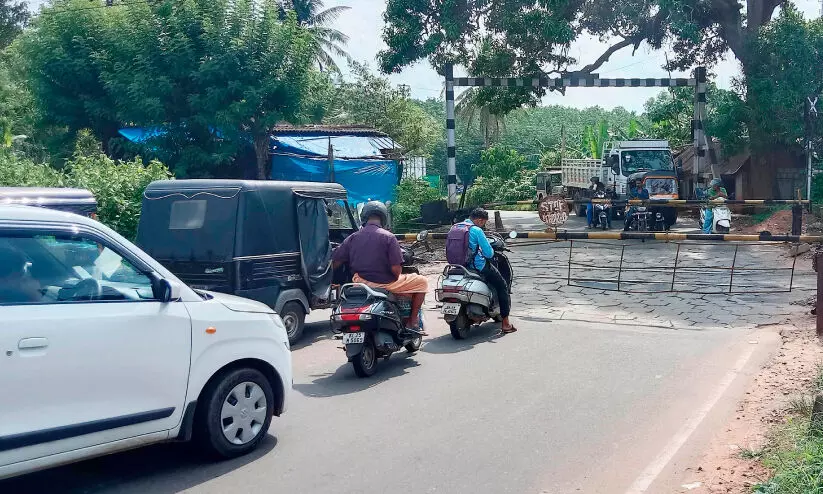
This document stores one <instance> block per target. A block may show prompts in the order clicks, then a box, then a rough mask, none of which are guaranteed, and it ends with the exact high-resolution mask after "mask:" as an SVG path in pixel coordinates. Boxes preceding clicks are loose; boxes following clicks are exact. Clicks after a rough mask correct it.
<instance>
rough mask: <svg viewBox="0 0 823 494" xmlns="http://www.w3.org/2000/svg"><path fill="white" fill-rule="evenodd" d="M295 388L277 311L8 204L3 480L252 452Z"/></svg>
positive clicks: (2, 335) (2, 266) (77, 222)
mask: <svg viewBox="0 0 823 494" xmlns="http://www.w3.org/2000/svg"><path fill="white" fill-rule="evenodd" d="M291 388H292V369H291V353H290V350H289V340H288V337H287V336H286V330H285V328H284V326H283V322H282V321H281V320H280V318H279V317H278V316H277V315H276V314H274V312H273V311H272V310H271V309H270V308H268V307H267V306H265V305H263V304H260V303H257V302H253V301H250V300H246V299H242V298H238V297H233V296H230V295H223V294H216V293H207V292H196V291H194V290H192V289H191V288H189V287H187V286H186V285H185V284H183V283H181V282H180V281H179V280H178V279H177V278H176V277H175V276H174V275H173V274H171V273H170V272H169V271H168V270H166V269H165V268H163V266H161V265H160V264H159V263H158V262H156V261H155V260H154V259H152V258H151V257H149V256H148V255H147V254H145V253H144V252H142V251H141V250H140V249H138V248H137V247H136V246H134V245H133V244H132V243H131V242H129V241H127V240H126V239H124V238H123V237H121V236H120V235H118V234H117V233H115V232H114V231H113V230H111V229H109V228H107V227H106V226H104V225H102V224H101V223H98V222H97V221H94V220H92V219H89V218H84V217H81V216H77V215H74V214H69V213H63V212H59V211H52V210H47V209H42V208H36V207H26V206H0V479H2V478H6V477H11V476H14V475H19V474H23V473H26V472H31V471H34V470H39V469H43V468H49V467H53V466H56V465H61V464H64V463H69V462H73V461H77V460H82V459H86V458H90V457H93V456H99V455H104V454H109V453H113V452H116V451H120V450H125V449H130V448H135V447H138V446H143V445H147V444H150V443H156V442H161V441H180V440H182V441H186V440H189V439H194V440H196V441H198V442H199V444H200V445H201V446H202V449H203V450H204V451H205V452H208V453H211V454H213V455H215V456H217V457H225V458H228V457H234V456H238V455H242V454H244V453H247V452H249V451H251V450H252V449H254V448H255V447H256V446H257V445H258V444H259V443H260V442H261V441H262V439H263V438H264V436H265V435H266V431H267V430H268V428H269V424H270V423H271V420H272V416H273V415H277V416H279V415H280V414H281V413H283V412H284V411H285V410H286V405H287V402H288V398H289V393H290V392H291Z"/></svg>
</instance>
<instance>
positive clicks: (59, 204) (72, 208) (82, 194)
mask: <svg viewBox="0 0 823 494" xmlns="http://www.w3.org/2000/svg"><path fill="white" fill-rule="evenodd" d="M0 204H19V205H22V206H36V207H41V208H48V209H57V210H59V211H66V212H69V213H75V214H79V215H81V216H88V217H89V218H94V219H97V199H95V198H94V194H92V193H91V192H89V191H88V190H86V189H71V188H62V187H53V188H52V187H0Z"/></svg>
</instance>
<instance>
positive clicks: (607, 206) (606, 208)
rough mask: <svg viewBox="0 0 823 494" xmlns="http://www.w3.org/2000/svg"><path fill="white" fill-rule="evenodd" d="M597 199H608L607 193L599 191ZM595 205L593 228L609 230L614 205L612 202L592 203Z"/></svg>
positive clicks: (596, 195)
mask: <svg viewBox="0 0 823 494" xmlns="http://www.w3.org/2000/svg"><path fill="white" fill-rule="evenodd" d="M594 198H595V199H606V193H605V192H603V191H602V190H601V191H597V193H596V194H595V195H594ZM592 205H593V208H594V209H593V215H592V223H593V226H594V227H595V228H596V227H600V228H602V229H603V230H606V229H607V228H609V223H610V222H611V221H610V220H611V215H612V203H611V202H595V203H592Z"/></svg>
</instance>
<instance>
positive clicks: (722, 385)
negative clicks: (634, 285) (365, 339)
mask: <svg viewBox="0 0 823 494" xmlns="http://www.w3.org/2000/svg"><path fill="white" fill-rule="evenodd" d="M515 304H517V301H516V300H515ZM322 317H324V315H323V314H322V313H318V314H317V315H315V316H314V319H315V320H316V319H318V318H322ZM426 317H427V323H428V330H429V332H430V333H431V337H430V338H428V340H427V341H426V342H425V344H424V347H423V348H422V350H421V351H420V352H419V353H418V354H417V355H414V356H407V355H405V354H402V353H401V354H398V355H395V356H393V357H392V358H391V359H390V360H388V361H386V362H383V363H382V365H381V367H380V369H379V371H378V374H377V375H376V376H374V378H372V379H358V378H356V377H355V376H354V373H353V371H352V369H351V366H350V365H349V364H347V363H346V362H345V359H344V356H343V354H342V351H341V350H339V349H338V348H337V347H338V345H339V343H338V342H336V341H334V340H331V339H329V333H328V331H327V325H326V323H324V322H322V321H321V322H317V323H313V324H311V325H310V327H309V328H308V330H307V332H306V333H307V334H306V339H305V341H304V342H303V343H301V344H300V345H298V346H297V347H296V348H295V349H294V370H295V382H294V393H293V400H292V402H291V407H290V410H289V411H288V413H287V414H286V415H284V416H283V417H282V418H280V419H275V420H274V421H273V423H272V428H271V435H270V436H269V437H268V438H267V439H266V441H265V442H264V443H263V446H262V448H261V449H260V450H259V451H257V452H255V453H254V454H252V455H250V456H248V457H244V458H240V459H236V460H234V461H229V462H223V463H207V462H202V461H200V460H197V459H194V458H192V456H191V455H190V454H189V453H190V452H189V449H188V448H187V447H186V445H179V444H173V445H161V446H155V447H150V448H145V449H142V450H137V451H133V452H127V453H123V454H118V455H113V456H109V457H105V458H101V459H97V460H91V461H86V462H82V463H78V464H75V465H70V466H66V467H62V468H59V469H56V470H52V471H49V472H46V473H38V474H33V475H30V476H27V477H22V478H18V479H14V480H12V481H7V482H5V483H3V482H0V492H4V493H23V492H49V493H55V492H77V493H115V492H116V493H141V494H142V493H152V494H163V493H172V492H181V491H187V492H197V493H220V494H222V493H227V492H284V493H285V492H299V493H312V494H321V493H334V494H343V493H352V494H354V493H358V494H359V493H363V492H385V491H389V490H390V491H392V492H398V493H429V492H439V493H469V492H470V493H478V494H479V493H494V494H498V493H509V492H510V493H570V492H586V493H599V492H603V493H623V492H673V491H672V490H671V489H672V485H676V483H677V480H676V479H677V477H676V472H675V471H674V470H673V469H674V468H675V466H676V465H679V464H688V460H689V458H691V457H692V456H694V454H696V452H697V451H699V441H698V443H695V441H693V438H695V437H697V438H700V437H703V438H704V439H705V437H706V435H707V434H710V431H711V428H710V426H712V424H714V425H715V426H716V425H717V424H719V423H720V419H718V418H716V417H721V416H725V414H726V413H728V412H729V411H730V410H732V407H733V404H734V403H735V400H736V398H737V397H739V395H740V394H741V393H742V386H743V384H744V383H745V378H744V377H741V376H740V375H739V374H741V373H742V374H746V373H747V372H749V371H751V370H752V369H754V368H756V367H757V365H758V364H759V363H760V362H762V361H763V359H764V358H765V357H766V356H767V355H768V353H769V352H770V351H772V350H773V349H774V348H776V345H777V340H778V338H777V337H776V335H774V334H770V333H764V332H763V331H762V330H759V331H758V330H753V329H734V328H731V329H728V328H727V329H723V330H702V331H695V330H685V329H681V330H678V329H672V328H655V327H641V326H636V325H633V324H632V325H629V324H628V323H627V324H626V325H621V324H615V323H590V322H575V321H563V320H553V321H550V320H549V319H541V318H539V317H522V318H520V319H518V320H517V321H516V322H517V324H518V326H519V329H520V331H519V332H517V333H515V334H512V335H507V336H504V337H501V336H500V335H499V333H498V331H497V330H496V329H494V327H492V326H483V327H481V328H480V329H478V330H476V331H473V332H472V334H471V336H470V338H469V339H468V340H465V341H462V342H458V341H455V340H453V339H452V338H451V336H450V335H449V334H448V332H447V331H448V330H447V327H446V325H445V324H444V323H443V321H442V320H438V319H437V314H436V313H434V312H433V311H428V312H427V315H426ZM713 417H714V418H713ZM684 424H685V425H684ZM690 424H691V425H690ZM701 431H702V432H701ZM672 482H674V484H672Z"/></svg>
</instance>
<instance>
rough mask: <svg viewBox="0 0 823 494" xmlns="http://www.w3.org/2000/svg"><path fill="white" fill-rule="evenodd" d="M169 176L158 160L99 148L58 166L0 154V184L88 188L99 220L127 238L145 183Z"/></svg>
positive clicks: (133, 233) (137, 215)
mask: <svg viewBox="0 0 823 494" xmlns="http://www.w3.org/2000/svg"><path fill="white" fill-rule="evenodd" d="M170 177H171V174H170V173H169V170H168V168H166V166H165V165H163V164H162V163H160V162H159V161H151V162H149V163H148V164H147V165H146V164H144V163H143V161H142V160H141V159H140V158H135V159H134V160H132V161H115V160H113V159H111V158H109V157H108V156H106V155H105V154H102V153H99V152H97V153H92V154H90V155H86V154H83V153H80V152H77V153H75V154H74V156H73V157H72V158H71V159H70V160H68V161H67V162H66V166H65V167H64V168H63V169H62V170H55V169H54V168H52V167H51V166H49V165H47V164H43V163H34V162H32V161H30V160H28V159H23V158H19V157H17V156H15V155H12V154H10V153H3V154H0V186H7V187H76V188H81V189H88V190H89V191H91V192H92V193H93V194H94V196H95V197H96V198H97V206H98V217H99V219H100V221H102V222H103V223H105V224H106V225H108V226H110V227H111V228H113V229H115V230H116V231H117V232H118V233H120V234H121V235H123V236H124V237H126V238H129V239H134V238H135V236H136V235H137V223H138V221H139V219H140V206H141V203H142V196H143V191H144V190H145V189H146V186H147V185H148V184H149V183H150V182H151V181H153V180H162V179H167V178H170Z"/></svg>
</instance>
